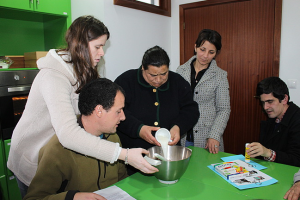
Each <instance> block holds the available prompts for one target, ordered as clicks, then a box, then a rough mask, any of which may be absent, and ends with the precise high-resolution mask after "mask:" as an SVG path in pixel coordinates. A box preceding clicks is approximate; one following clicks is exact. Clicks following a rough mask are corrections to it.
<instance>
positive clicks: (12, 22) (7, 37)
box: [0, 0, 72, 56]
mask: <svg viewBox="0 0 300 200" xmlns="http://www.w3.org/2000/svg"><path fill="white" fill-rule="evenodd" d="M24 2H26V3H24ZM30 2H31V0H0V24H1V37H0V44H1V45H0V55H11V56H14V55H24V53H25V52H33V51H48V50H49V49H57V48H62V47H64V46H65V40H64V36H65V33H66V31H67V29H68V27H69V26H70V25H71V23H72V21H71V0H39V1H38V2H39V3H38V5H37V8H31V7H30V6H29V5H30ZM32 2H33V4H34V5H35V4H36V2H37V0H32Z"/></svg>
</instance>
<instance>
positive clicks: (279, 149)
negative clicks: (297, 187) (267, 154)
mask: <svg viewBox="0 0 300 200" xmlns="http://www.w3.org/2000/svg"><path fill="white" fill-rule="evenodd" d="M275 119H276V118H274V119H270V118H269V119H268V120H267V121H262V122H261V133H260V143H261V144H262V145H264V146H265V147H266V148H268V149H272V150H273V151H275V152H276V159H275V162H277V163H282V164H287V165H293V166H297V167H300V108H299V107H298V106H297V105H295V104H294V103H293V102H290V103H289V107H288V109H287V111H286V113H285V115H284V117H283V119H282V121H281V122H280V123H279V124H278V126H279V127H278V128H277V129H276V131H275V132H274V128H275Z"/></svg>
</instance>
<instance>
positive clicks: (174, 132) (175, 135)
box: [169, 125, 180, 146]
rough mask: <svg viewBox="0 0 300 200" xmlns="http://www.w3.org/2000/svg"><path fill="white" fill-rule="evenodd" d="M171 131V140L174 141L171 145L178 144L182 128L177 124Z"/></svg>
mask: <svg viewBox="0 0 300 200" xmlns="http://www.w3.org/2000/svg"><path fill="white" fill-rule="evenodd" d="M170 133H171V140H172V142H169V145H171V146H173V145H176V144H177V143H178V142H179V140H180V128H179V126H177V125H175V126H173V127H172V128H171V130H170Z"/></svg>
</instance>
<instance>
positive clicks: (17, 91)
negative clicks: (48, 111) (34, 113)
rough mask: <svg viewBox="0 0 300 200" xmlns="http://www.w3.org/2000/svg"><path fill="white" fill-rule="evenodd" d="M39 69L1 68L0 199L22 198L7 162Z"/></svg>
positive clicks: (16, 199)
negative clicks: (12, 137)
mask: <svg viewBox="0 0 300 200" xmlns="http://www.w3.org/2000/svg"><path fill="white" fill-rule="evenodd" d="M38 72H39V70H38V69H26V68H24V69H12V70H0V138H1V140H0V199H1V198H2V199H15V200H19V199H20V200H21V195H20V192H19V189H18V186H17V182H16V180H15V176H14V175H13V173H12V172H11V171H10V170H8V169H7V167H6V163H7V158H8V154H9V149H10V139H11V136H12V133H13V130H14V128H15V126H16V124H17V123H18V121H19V119H20V117H21V116H22V113H23V111H24V109H25V105H26V102H27V98H28V94H29V91H30V88H31V84H32V82H33V80H34V78H35V76H36V75H37V73H38Z"/></svg>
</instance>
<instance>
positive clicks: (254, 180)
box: [208, 160, 278, 189]
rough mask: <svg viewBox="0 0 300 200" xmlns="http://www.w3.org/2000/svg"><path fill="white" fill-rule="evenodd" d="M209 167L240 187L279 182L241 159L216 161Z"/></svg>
mask: <svg viewBox="0 0 300 200" xmlns="http://www.w3.org/2000/svg"><path fill="white" fill-rule="evenodd" d="M208 167H209V168H210V169H211V170H213V171H214V172H216V173H217V174H218V175H219V176H221V177H222V178H223V179H225V180H226V181H227V182H228V183H230V184H231V185H233V186H235V187H236V188H238V189H248V188H255V187H262V186H267V185H271V184H274V183H276V182H278V181H277V180H276V179H274V178H272V177H270V176H268V175H267V174H265V173H263V172H261V171H259V170H257V169H255V168H253V167H251V165H248V163H246V162H244V161H241V160H233V161H229V162H221V163H215V164H211V165H209V166H208Z"/></svg>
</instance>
